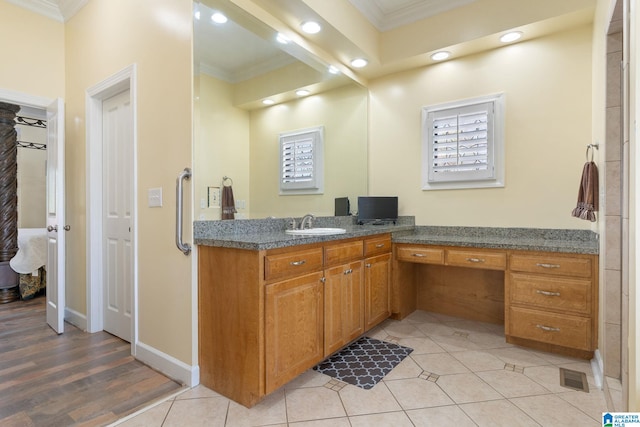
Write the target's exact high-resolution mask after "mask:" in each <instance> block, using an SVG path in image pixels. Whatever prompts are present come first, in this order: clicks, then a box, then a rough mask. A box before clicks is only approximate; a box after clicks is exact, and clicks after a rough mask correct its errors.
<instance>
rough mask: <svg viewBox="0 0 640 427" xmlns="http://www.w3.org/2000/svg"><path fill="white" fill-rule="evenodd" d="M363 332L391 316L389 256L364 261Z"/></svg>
mask: <svg viewBox="0 0 640 427" xmlns="http://www.w3.org/2000/svg"><path fill="white" fill-rule="evenodd" d="M364 288H365V289H364V293H365V307H364V331H365V332H366V331H368V330H370V329H371V328H373V327H374V326H376V325H377V324H379V323H380V322H382V321H383V320H385V319H386V318H388V317H389V316H390V315H391V295H390V291H391V254H390V253H386V254H383V255H376V256H372V257H369V258H366V259H365V261H364Z"/></svg>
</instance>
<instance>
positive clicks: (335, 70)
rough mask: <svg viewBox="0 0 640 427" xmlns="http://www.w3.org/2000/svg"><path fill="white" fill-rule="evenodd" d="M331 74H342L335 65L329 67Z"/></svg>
mask: <svg viewBox="0 0 640 427" xmlns="http://www.w3.org/2000/svg"><path fill="white" fill-rule="evenodd" d="M329 72H330V73H331V74H340V70H338V67H336V66H335V65H329Z"/></svg>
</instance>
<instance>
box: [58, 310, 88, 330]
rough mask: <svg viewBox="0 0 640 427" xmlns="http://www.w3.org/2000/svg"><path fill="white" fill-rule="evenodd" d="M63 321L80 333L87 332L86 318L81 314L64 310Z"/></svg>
mask: <svg viewBox="0 0 640 427" xmlns="http://www.w3.org/2000/svg"><path fill="white" fill-rule="evenodd" d="M64 320H65V321H67V322H69V323H71V324H72V325H73V326H75V327H77V328H78V329H80V330H81V331H86V330H87V316H86V315H84V314H82V313H78V312H77V311H75V310H72V309H70V308H69V307H65V308H64Z"/></svg>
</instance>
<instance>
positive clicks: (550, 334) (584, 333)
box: [508, 307, 593, 351]
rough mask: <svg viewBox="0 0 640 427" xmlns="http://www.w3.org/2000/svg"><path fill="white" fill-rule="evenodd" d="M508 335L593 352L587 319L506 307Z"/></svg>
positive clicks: (588, 320)
mask: <svg viewBox="0 0 640 427" xmlns="http://www.w3.org/2000/svg"><path fill="white" fill-rule="evenodd" d="M508 335H510V336H514V337H519V338H525V339H529V340H534V341H540V342H544V343H548V344H554V345H559V346H563V347H569V348H575V349H581V350H588V351H591V350H593V349H592V348H591V319H590V318H588V317H579V316H571V315H568V314H555V313H547V312H544V311H538V310H530V309H526V308H520V307H510V308H509V325H508Z"/></svg>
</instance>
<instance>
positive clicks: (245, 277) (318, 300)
mask: <svg viewBox="0 0 640 427" xmlns="http://www.w3.org/2000/svg"><path fill="white" fill-rule="evenodd" d="M399 229H401V228H400V227H395V229H394V230H399ZM258 234H260V233H256V234H254V235H253V237H247V238H246V239H244V240H243V238H242V237H241V236H239V235H238V236H236V237H229V236H227V237H225V238H223V239H221V240H220V239H219V240H216V242H215V243H213V242H210V243H213V244H210V245H204V244H201V245H200V246H199V248H198V268H199V296H198V298H199V343H200V351H199V365H200V381H201V383H202V384H204V385H206V386H207V387H209V388H211V389H213V390H215V391H217V392H219V393H221V394H223V395H225V396H227V397H229V398H231V399H233V400H235V401H236V402H239V403H241V404H243V405H245V406H247V407H250V406H253V405H254V404H256V403H257V402H259V401H260V400H261V399H262V398H263V397H264V396H265V395H266V394H269V393H270V392H272V391H274V390H275V389H277V388H278V387H280V386H282V385H284V384H286V383H287V382H289V381H291V380H292V379H293V378H295V377H296V376H298V375H299V374H301V373H302V372H304V371H306V370H308V369H310V368H312V367H313V366H315V365H316V364H318V363H319V362H321V361H322V360H324V359H325V358H327V357H328V356H330V355H331V354H333V353H334V352H336V351H338V350H340V349H341V348H342V347H344V346H345V345H347V344H349V343H350V342H351V341H353V340H355V339H356V338H358V337H360V336H361V335H363V334H364V333H365V332H367V331H368V330H369V329H371V328H373V327H374V326H376V325H377V324H379V323H380V322H382V321H383V320H385V319H386V318H388V317H389V316H390V314H391V310H390V281H391V257H392V256H391V254H392V245H391V233H390V232H389V231H388V230H387V229H386V228H385V227H370V228H368V229H367V228H366V227H361V226H358V227H357V228H356V229H350V230H349V232H348V233H347V234H343V235H338V236H319V237H307V238H304V237H298V236H296V237H291V236H288V235H285V233H284V232H283V231H281V232H279V233H277V232H276V233H262V234H261V235H260V236H258ZM354 236H355V237H354ZM234 238H235V239H237V240H233V239H234ZM252 238H254V239H262V241H261V242H255V241H254V242H251V241H250V240H251V239H252ZM216 244H217V245H219V246H215V245H216ZM234 246H235V247H234Z"/></svg>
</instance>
